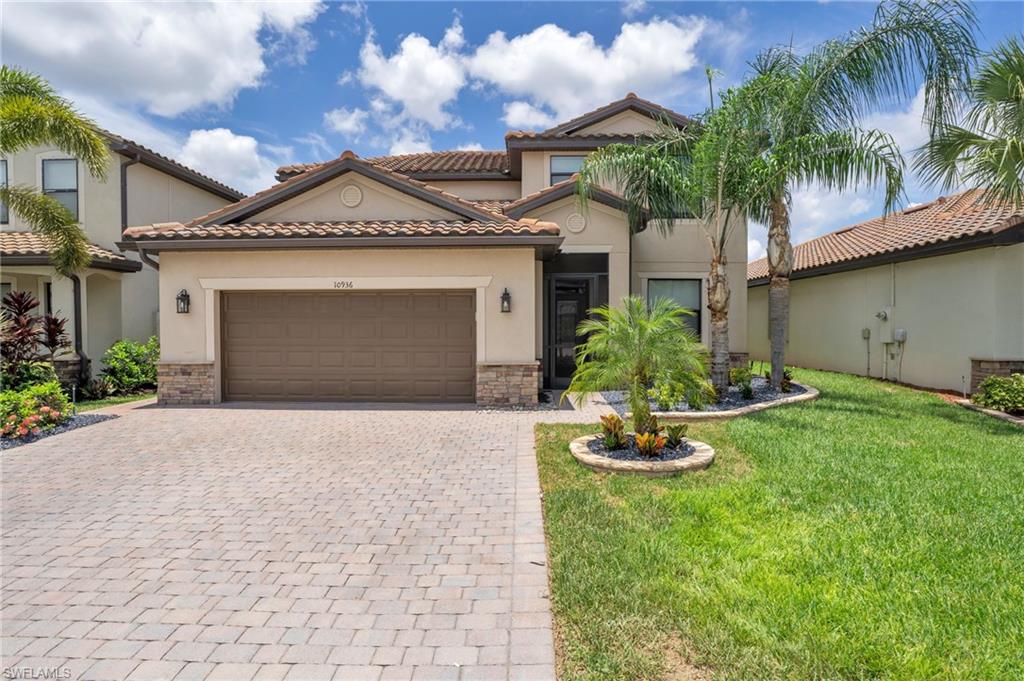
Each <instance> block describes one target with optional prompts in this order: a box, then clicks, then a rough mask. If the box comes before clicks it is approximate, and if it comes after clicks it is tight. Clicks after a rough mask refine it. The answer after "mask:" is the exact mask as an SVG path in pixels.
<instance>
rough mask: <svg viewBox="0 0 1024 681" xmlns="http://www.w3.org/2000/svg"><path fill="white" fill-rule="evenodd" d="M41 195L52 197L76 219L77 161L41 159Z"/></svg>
mask: <svg viewBox="0 0 1024 681" xmlns="http://www.w3.org/2000/svg"><path fill="white" fill-rule="evenodd" d="M43 193H44V194H46V195H48V196H52V197H53V198H55V199H57V201H58V202H59V203H60V204H61V205H62V206H64V207H65V208H67V209H68V210H69V211H71V214H72V215H73V216H74V217H75V220H77V219H78V161H76V160H75V159H73V158H47V159H43Z"/></svg>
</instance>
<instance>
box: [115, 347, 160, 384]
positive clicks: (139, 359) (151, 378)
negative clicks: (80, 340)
mask: <svg viewBox="0 0 1024 681" xmlns="http://www.w3.org/2000/svg"><path fill="white" fill-rule="evenodd" d="M159 358H160V342H159V341H158V340H157V338H156V336H153V337H152V338H150V339H149V340H148V341H147V342H146V343H144V344H143V343H137V342H135V341H133V340H128V339H124V340H119V341H117V342H116V343H114V344H113V345H111V346H110V349H109V350H107V352H106V353H105V354H104V355H103V362H104V364H106V365H107V368H105V369H104V370H103V375H104V376H106V377H107V378H108V379H109V380H110V382H111V384H113V386H114V390H115V391H117V392H120V393H132V392H138V391H140V390H144V389H146V388H153V387H155V386H156V363H157V360H158V359H159Z"/></svg>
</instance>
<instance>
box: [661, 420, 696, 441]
mask: <svg viewBox="0 0 1024 681" xmlns="http://www.w3.org/2000/svg"><path fill="white" fill-rule="evenodd" d="M689 428H690V426H689V424H687V423H670V424H669V425H667V426H665V440H666V441H667V442H668V446H669V447H678V446H679V445H681V444H683V440H684V439H685V438H686V431H687V430H689Z"/></svg>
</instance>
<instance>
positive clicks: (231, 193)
mask: <svg viewBox="0 0 1024 681" xmlns="http://www.w3.org/2000/svg"><path fill="white" fill-rule="evenodd" d="M110 148H111V149H113V150H114V151H115V152H117V153H119V154H121V155H123V156H127V157H129V158H133V157H137V159H138V162H139V163H141V164H142V165H145V166H149V167H150V168H153V169H154V170H159V171H160V172H162V173H166V174H167V175H170V176H171V177H175V178H177V179H179V180H181V181H182V182H187V183H189V184H191V185H193V186H195V187H199V188H200V189H203V190H205V191H208V192H210V193H211V194H215V195H217V196H219V197H221V198H223V199H227V200H229V201H239V200H241V199H243V198H245V194H242V193H241V192H237V191H235V190H233V189H231V188H230V187H227V186H224V185H221V184H220V183H218V182H215V181H213V180H211V179H210V178H207V177H203V176H202V175H200V174H199V173H195V172H189V171H188V170H186V169H185V168H183V167H181V166H179V165H177V164H175V163H173V162H171V161H169V160H167V159H165V158H161V157H160V156H158V155H157V154H155V153H153V152H152V151H149V150H147V149H144V148H142V147H139V146H136V145H134V144H129V143H127V142H114V143H113V144H111V145H110Z"/></svg>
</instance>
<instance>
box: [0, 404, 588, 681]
mask: <svg viewBox="0 0 1024 681" xmlns="http://www.w3.org/2000/svg"><path fill="white" fill-rule="evenodd" d="M581 418H586V419H587V420H596V417H595V416H594V415H593V414H592V413H591V414H589V415H582V414H571V413H569V414H566V413H564V412H560V413H532V414H528V413H508V412H490V413H488V412H480V411H473V410H466V411H459V410H438V411H431V410H419V409H416V410H412V409H409V410H402V409H367V410H355V409H331V408H324V409H317V408H311V407H309V406H299V407H295V406H292V407H291V408H287V409H286V408H274V407H261V408H230V407H220V408H209V409H159V408H147V409H138V410H135V411H130V412H128V413H125V414H124V415H123V416H121V417H120V418H118V419H116V420H112V421H108V422H105V423H101V424H97V425H94V426H90V427H88V428H84V429H81V430H78V431H73V432H70V433H67V434H64V435H60V436H55V437H52V438H49V439H47V440H43V441H41V442H39V443H35V444H32V445H28V446H25V447H21V448H17V449H14V450H10V451H8V452H5V453H4V454H3V455H2V458H0V466H2V474H3V518H2V531H3V544H2V549H3V554H2V596H3V600H2V605H3V611H2V632H0V633H2V637H3V649H2V655H3V658H2V667H3V668H4V678H12V676H11V674H17V673H21V674H23V675H24V674H26V673H36V672H38V670H39V669H40V668H43V669H55V668H56V669H58V672H57V673H58V674H63V676H57V677H55V678H63V679H67V678H71V679H77V678H81V679H132V680H136V679H138V680H143V679H174V680H175V681H186V680H188V679H211V680H212V679H228V680H230V681H246V680H248V679H299V680H310V681H312V680H315V679H344V680H349V679H351V680H356V679H460V680H463V681H470V680H472V679H527V680H530V681H533V680H537V681H541V680H543V679H552V678H553V677H554V664H553V663H554V649H553V645H552V636H551V613H550V608H549V601H548V593H547V568H546V552H545V548H544V535H543V526H542V519H541V509H540V495H539V485H538V481H537V468H536V461H535V459H534V455H533V435H532V433H533V425H534V423H535V422H536V421H538V420H544V421H552V420H566V419H571V420H578V419H581ZM26 668H28V669H30V670H32V671H31V672H26V671H25V669H26ZM8 670H10V671H8ZM61 670H66V671H61ZM23 677H24V676H23Z"/></svg>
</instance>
